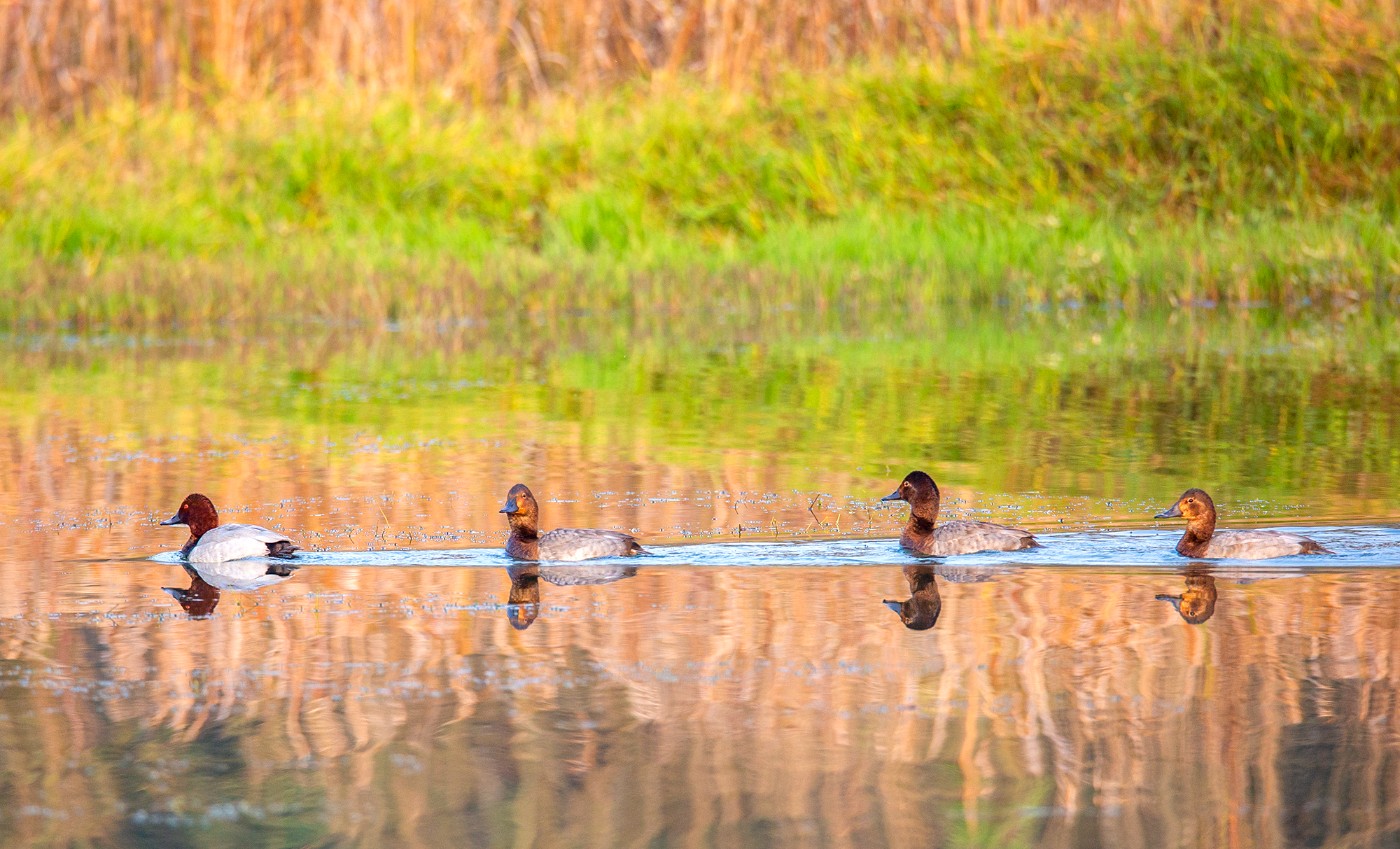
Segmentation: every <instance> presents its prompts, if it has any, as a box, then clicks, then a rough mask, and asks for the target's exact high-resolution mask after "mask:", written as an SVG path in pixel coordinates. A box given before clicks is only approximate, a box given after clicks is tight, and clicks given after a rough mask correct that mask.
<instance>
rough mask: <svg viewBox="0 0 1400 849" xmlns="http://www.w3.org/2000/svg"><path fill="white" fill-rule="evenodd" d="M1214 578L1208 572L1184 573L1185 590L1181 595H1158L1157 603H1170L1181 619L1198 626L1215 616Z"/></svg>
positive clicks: (1215, 594)
mask: <svg viewBox="0 0 1400 849" xmlns="http://www.w3.org/2000/svg"><path fill="white" fill-rule="evenodd" d="M1217 595H1218V593H1217V592H1216V589H1215V578H1214V576H1212V575H1211V574H1209V573H1208V572H1199V571H1192V572H1187V573H1186V589H1185V590H1183V591H1182V593H1181V595H1159V596H1157V600H1158V601H1168V602H1171V605H1172V607H1174V608H1176V612H1177V613H1178V614H1180V615H1181V618H1182V619H1184V620H1186V621H1187V622H1189V623H1191V624H1192V625H1199V624H1201V623H1202V622H1205V621H1206V620H1207V619H1209V618H1210V617H1212V616H1214V615H1215V599H1216V597H1217Z"/></svg>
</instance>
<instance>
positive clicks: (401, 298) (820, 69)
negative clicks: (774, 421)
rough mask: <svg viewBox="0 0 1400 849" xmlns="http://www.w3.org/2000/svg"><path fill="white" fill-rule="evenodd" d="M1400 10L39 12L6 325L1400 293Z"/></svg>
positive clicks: (290, 1)
mask: <svg viewBox="0 0 1400 849" xmlns="http://www.w3.org/2000/svg"><path fill="white" fill-rule="evenodd" d="M1395 6H1396V3H1395V2H1394V0H1353V1H1352V2H1330V0H1329V1H1328V2H1319V0H1296V1H1295V0H1290V2H1281V3H1269V4H1256V3H1249V2H1232V0H1221V2H1214V3H1197V2H1187V1H1186V0H1144V2H1137V3H1128V2H1118V3H1102V2H1065V3H1046V2H1030V0H995V1H994V0H948V2H942V3H932V4H925V3H914V2H899V3H887V2H879V0H872V2H869V3H864V4H859V5H856V4H846V3H838V2H834V0H818V2H810V3H809V2H797V0H762V1H761V2H737V1H736V0H709V2H701V0H653V1H652V2H642V0H628V2H619V3H611V2H602V0H571V1H570V2H543V0H526V1H525V2H513V3H505V2H502V3H497V2H493V1H492V0H471V2H455V3H445V2H429V1H428V0H385V2H382V3H375V4H366V3H359V2H351V0H321V2H312V0H269V2H262V3H259V4H256V7H255V6H254V4H248V3H238V2H215V1H214V0H194V2H188V3H175V2H150V3H147V2H135V0H113V2H111V3H107V4H104V5H103V6H102V7H101V9H100V10H97V11H94V10H92V9H90V8H89V7H88V5H87V4H83V3H79V2H56V1H55V0H20V2H17V3H12V4H9V5H8V6H7V7H6V8H5V9H4V10H0V46H3V48H4V49H3V50H0V108H3V111H4V113H5V117H4V118H3V129H0V280H3V281H4V282H3V284H0V290H3V291H2V292H0V293H3V294H4V295H5V296H6V297H4V299H3V301H0V321H4V322H6V323H8V324H11V325H15V324H27V325H55V324H68V325H76V326H92V325H101V326H153V325H161V324H164V323H168V322H170V321H172V320H175V321H179V322H182V323H185V324H187V325H191V326H206V325H208V324H210V323H211V322H218V321H228V320H234V321H249V320H258V319H262V318H266V317H268V316H270V315H272V316H277V315H280V316H288V315H307V314H316V315H322V316H327V317H330V318H334V319H339V320H367V321H383V320H398V321H402V320H408V319H429V320H434V321H442V320H456V319H462V318H474V317H480V316H482V315H483V313H484V312H485V311H486V310H487V306H488V305H491V304H496V305H499V304H500V303H502V302H504V301H509V302H512V303H517V304H519V305H520V306H522V307H523V308H525V309H526V310H528V311H529V312H531V313H532V314H546V315H550V314H564V313H572V312H577V311H578V310H588V311H600V310H606V311H610V312H617V311H622V312H624V313H628V314H633V315H637V314H657V313H661V314H666V313H673V312H676V311H678V310H686V309H689V308H692V307H694V306H695V305H697V304H706V305H709V306H714V307H722V308H726V309H732V308H736V305H738V308H741V309H754V310H762V311H766V312H772V311H775V310H780V309H800V310H803V311H804V312H806V313H808V314H814V313H821V312H823V311H825V310H828V309H833V308H838V307H839V308H842V309H845V308H860V307H862V306H870V307H872V308H873V309H875V310H880V309H886V308H889V307H891V306H893V307H895V308H901V305H904V304H910V303H912V304H914V305H916V306H917V305H920V304H924V303H935V302H948V301H952V302H959V303H961V302H983V303H987V302H995V303H1043V302H1079V301H1103V302H1107V303H1110V304H1118V303H1126V304H1135V303H1163V304H1166V303H1171V304H1180V303H1187V302H1191V303H1199V302H1203V301H1204V302H1218V301H1234V302H1246V303H1247V302H1255V301H1267V302H1272V303H1278V304H1287V305H1300V304H1306V303H1310V302H1316V301H1317V300H1318V299H1324V300H1327V301H1329V302H1336V301H1338V300H1341V301H1343V302H1351V301H1361V300H1370V299H1373V298H1376V297H1379V298H1380V299H1382V300H1389V299H1392V298H1393V297H1394V284H1395V281H1396V278H1397V276H1400V247H1397V245H1400V242H1398V241H1397V239H1396V233H1395V227H1394V223H1393V220H1394V217H1395V213H1396V211H1397V207H1398V206H1400V204H1398V203H1397V201H1400V37H1397V36H1400V24H1398V23H1397V19H1398V18H1400V15H1397V14H1396V11H1397V10H1396V8H1395Z"/></svg>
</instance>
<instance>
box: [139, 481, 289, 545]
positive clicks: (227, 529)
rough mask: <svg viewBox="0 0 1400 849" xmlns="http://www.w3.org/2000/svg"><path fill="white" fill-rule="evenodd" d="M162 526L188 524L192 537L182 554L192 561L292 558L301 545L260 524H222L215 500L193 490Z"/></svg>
mask: <svg viewBox="0 0 1400 849" xmlns="http://www.w3.org/2000/svg"><path fill="white" fill-rule="evenodd" d="M161 524H162V525H187V526H189V529H190V538H189V540H187V541H186V542H185V546H184V548H181V549H180V556H182V557H184V558H185V559H186V560H188V561H189V562H191V563H222V562H224V561H226V560H242V559H244V558H245V557H291V556H292V555H293V553H294V552H296V551H300V550H301V546H299V545H297V544H295V543H293V542H292V541H291V540H290V539H288V538H287V537H286V535H284V534H279V533H277V532H276V531H269V530H268V529H267V528H261V527H258V526H257V525H220V524H219V513H218V511H217V510H215V509H214V502H212V501H210V500H209V499H208V498H206V497H204V496H203V495H200V494H199V493H197V492H195V493H191V494H190V495H188V496H186V497H185V500H184V501H183V502H181V504H180V510H179V511H178V512H177V513H176V514H175V515H174V516H171V517H170V518H169V519H166V520H165V521H164V522H161Z"/></svg>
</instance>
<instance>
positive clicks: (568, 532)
mask: <svg viewBox="0 0 1400 849" xmlns="http://www.w3.org/2000/svg"><path fill="white" fill-rule="evenodd" d="M501 512H502V513H505V514H506V516H507V517H508V518H509V519H510V538H509V539H507V540H506V554H509V555H510V556H511V557H514V558H516V559H517V560H590V559H592V558H594V557H630V556H632V555H635V554H645V553H646V552H645V551H643V550H642V546H641V545H640V544H638V542H637V540H636V539H634V538H633V537H632V535H631V534H624V533H622V532H620V531H601V530H594V529H591V528H587V529H584V528H559V529H558V530H553V531H549V532H548V533H544V534H542V533H540V528H539V521H540V505H539V503H538V502H537V501H535V496H534V494H532V493H531V492H530V488H529V487H527V486H526V485H525V484H523V483H518V484H516V485H515V486H513V487H511V488H510V492H509V493H508V494H507V495H506V506H504V507H502V508H501Z"/></svg>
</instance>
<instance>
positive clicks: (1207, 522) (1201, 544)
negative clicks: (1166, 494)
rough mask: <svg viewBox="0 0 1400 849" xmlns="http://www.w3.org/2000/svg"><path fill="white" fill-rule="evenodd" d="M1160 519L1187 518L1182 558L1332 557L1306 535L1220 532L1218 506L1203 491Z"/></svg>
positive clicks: (1179, 551) (1183, 499) (1190, 493)
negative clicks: (1218, 527) (1298, 555)
mask: <svg viewBox="0 0 1400 849" xmlns="http://www.w3.org/2000/svg"><path fill="white" fill-rule="evenodd" d="M1157 518H1158V519H1174V518H1184V519H1185V520H1186V533H1185V534H1183V535H1182V537H1181V540H1180V541H1178V542H1177V544H1176V553H1177V554H1180V555H1181V556H1182V557H1195V558H1199V559H1212V560H1213V559H1219V558H1234V559H1237V560H1267V559H1268V558H1270V557H1287V556H1288V555H1291V554H1331V553H1332V552H1331V551H1328V550H1327V549H1325V548H1323V547H1322V546H1321V545H1319V544H1318V543H1317V542H1315V541H1313V540H1311V539H1308V538H1307V537H1305V536H1303V535H1302V534H1290V533H1287V532H1286V531H1217V530H1216V529H1215V502H1214V501H1213V500H1211V497H1210V496H1209V495H1207V494H1206V492H1205V490H1203V489H1188V490H1186V491H1185V492H1183V493H1182V494H1181V497H1180V498H1178V499H1177V500H1176V503H1175V504H1173V505H1172V506H1170V507H1168V508H1167V509H1165V510H1163V511H1162V512H1160V513H1158V514H1157Z"/></svg>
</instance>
